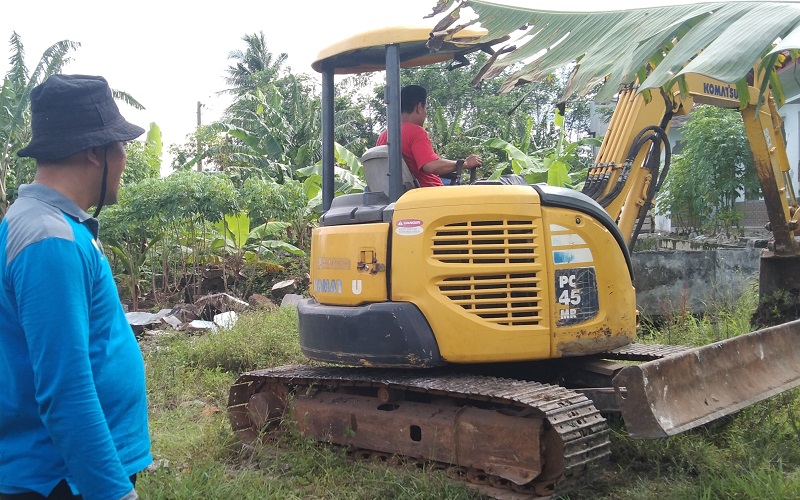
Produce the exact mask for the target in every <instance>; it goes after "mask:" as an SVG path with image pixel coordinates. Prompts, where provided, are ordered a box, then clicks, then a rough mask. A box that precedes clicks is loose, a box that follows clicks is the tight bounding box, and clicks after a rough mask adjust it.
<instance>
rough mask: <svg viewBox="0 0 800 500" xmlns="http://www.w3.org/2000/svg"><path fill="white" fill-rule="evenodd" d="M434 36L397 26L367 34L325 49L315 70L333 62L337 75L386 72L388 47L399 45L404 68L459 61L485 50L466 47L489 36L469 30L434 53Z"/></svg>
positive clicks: (419, 29) (426, 30) (425, 30)
mask: <svg viewBox="0 0 800 500" xmlns="http://www.w3.org/2000/svg"><path fill="white" fill-rule="evenodd" d="M430 33H431V28H430V27H429V26H428V27H402V26H397V27H391V28H384V29H378V30H372V31H366V32H364V33H359V34H357V35H354V36H351V37H350V38H347V39H345V40H342V41H340V42H337V43H335V44H333V45H331V46H330V47H327V48H325V49H323V50H322V51H321V52H320V53H319V55H317V59H316V60H315V61H314V62H313V63H312V64H311V67H312V68H314V70H315V71H318V72H320V73H321V72H322V69H323V63H326V62H330V63H331V64H332V65H333V68H334V73H336V74H339V75H347V74H355V73H368V72H372V71H383V70H384V69H386V45H389V44H397V45H398V46H399V49H400V66H401V67H403V68H412V67H415V66H424V65H427V64H434V63H437V62H443V61H447V60H451V59H456V57H457V56H460V55H463V54H466V53H469V52H473V51H475V50H481V48H482V47H483V46H486V45H487V44H481V46H479V47H476V46H475V45H471V44H470V45H462V43H474V42H475V41H477V40H478V39H479V38H480V37H482V36H484V35H486V33H487V32H486V30H483V29H468V30H462V31H460V32H458V33H456V34H455V36H454V37H453V39H452V40H450V41H449V43H446V44H444V45H443V46H442V47H441V48H440V49H439V50H438V51H437V52H435V53H431V51H430V49H429V48H428V47H427V46H426V44H427V42H428V39H429V38H430Z"/></svg>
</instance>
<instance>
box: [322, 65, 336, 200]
mask: <svg viewBox="0 0 800 500" xmlns="http://www.w3.org/2000/svg"><path fill="white" fill-rule="evenodd" d="M333 98H334V95H333V63H332V62H331V61H325V62H324V63H323V65H322V211H323V213H324V212H327V211H328V209H330V208H331V203H333V169H334V165H335V158H334V155H333V104H334V103H333Z"/></svg>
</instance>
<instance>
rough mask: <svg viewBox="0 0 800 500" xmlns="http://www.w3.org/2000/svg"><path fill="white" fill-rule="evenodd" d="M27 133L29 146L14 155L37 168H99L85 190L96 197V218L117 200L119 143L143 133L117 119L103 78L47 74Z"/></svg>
mask: <svg viewBox="0 0 800 500" xmlns="http://www.w3.org/2000/svg"><path fill="white" fill-rule="evenodd" d="M31 132H32V134H31V141H30V143H28V145H27V146H25V147H24V148H22V149H20V150H19V151H17V156H22V157H29V158H35V159H36V160H37V163H38V165H39V166H40V167H42V166H43V165H56V166H58V165H66V164H68V163H70V162H71V161H72V160H75V161H81V162H84V163H86V162H88V163H89V164H96V165H97V166H98V167H99V168H98V169H96V170H97V172H99V173H101V174H102V179H100V176H99V175H98V176H97V177H98V179H97V182H96V183H95V182H93V181H94V179H90V180H87V186H86V189H91V190H96V191H97V193H98V194H97V195H96V196H93V199H94V200H96V201H95V202H93V204H94V205H95V206H96V207H97V211H96V212H95V216H96V215H97V214H98V213H99V212H100V208H101V207H102V206H103V204H104V203H106V202H108V203H113V202H114V201H116V195H117V190H118V188H119V179H120V177H121V176H122V170H123V169H124V168H125V160H126V156H125V148H124V142H126V141H130V140H133V139H135V138H137V137H139V136H140V135H142V133H144V129H143V128H141V127H138V126H136V125H133V124H132V123H128V122H127V121H126V120H125V118H123V117H122V115H121V114H120V112H119V108H117V104H116V102H114V97H113V96H112V94H111V88H110V87H109V86H108V82H106V80H105V78H103V77H101V76H86V75H52V76H51V77H49V78H48V79H47V80H45V82H44V83H42V84H40V85H38V86H37V87H36V88H34V89H33V90H32V91H31ZM79 157H80V158H79ZM109 165H110V166H111V167H112V172H111V177H110V178H109ZM101 169H102V170H101ZM95 184H96V185H95ZM107 190H108V195H109V198H108V199H106V194H107Z"/></svg>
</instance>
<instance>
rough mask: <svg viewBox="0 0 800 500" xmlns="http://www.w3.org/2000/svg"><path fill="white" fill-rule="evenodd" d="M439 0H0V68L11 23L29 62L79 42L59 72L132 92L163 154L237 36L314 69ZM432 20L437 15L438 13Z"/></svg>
mask: <svg viewBox="0 0 800 500" xmlns="http://www.w3.org/2000/svg"><path fill="white" fill-rule="evenodd" d="M512 1H516V2H517V3H520V4H524V5H530V6H536V7H538V8H559V9H561V8H569V9H570V10H595V9H598V8H604V9H612V8H616V9H621V8H633V7H641V6H643V4H647V5H661V4H665V3H677V2H680V3H685V2H686V0H677V2H676V1H675V0H639V1H626V0H606V1H605V2H603V5H602V6H598V2H596V1H588V0H572V1H571V2H569V6H566V5H558V6H555V5H549V6H544V5H542V3H543V2H538V1H532V0H529V1H524V0H512ZM435 4H436V0H393V1H387V0H305V1H298V0H295V1H291V0H290V1H278V0H258V1H254V0H228V1H225V2H210V1H209V2H204V1H195V2H184V1H177V0H160V1H156V0H138V1H136V2H131V3H121V2H115V1H113V0H112V1H109V0H105V1H98V0H69V1H64V0H36V1H20V2H10V1H4V2H3V6H2V7H0V47H2V48H3V49H4V50H5V54H6V55H5V56H4V57H0V72H1V73H2V74H3V75H4V74H5V73H6V71H7V69H8V63H7V61H8V57H9V55H10V46H9V43H8V40H9V38H10V37H11V34H12V31H16V32H17V33H18V34H19V35H20V37H21V40H22V43H23V44H24V47H25V52H26V62H27V64H28V67H29V69H32V67H33V66H34V65H35V64H36V63H37V62H38V61H39V58H40V57H41V54H42V52H43V51H44V50H45V49H46V48H47V47H49V46H50V45H52V44H54V43H56V42H58V41H60V40H64V39H68V40H72V41H74V42H80V43H81V47H80V48H78V49H77V50H76V51H74V52H73V53H72V57H73V61H72V62H71V63H70V64H69V65H67V66H66V67H65V69H64V72H65V73H83V74H94V75H102V76H104V77H106V79H108V81H109V83H110V85H111V86H112V87H113V88H115V89H118V90H123V91H126V92H128V93H129V94H131V95H132V96H133V97H134V98H135V99H137V100H138V101H139V102H140V103H142V104H143V105H144V106H145V108H146V110H144V111H136V110H134V109H132V108H130V107H127V106H124V105H120V107H121V109H122V113H123V114H124V115H125V117H126V118H127V119H128V120H129V121H131V122H133V123H136V124H137V125H141V126H143V127H145V128H147V127H148V126H149V124H150V123H151V122H155V123H157V124H158V125H159V127H161V131H162V133H163V139H164V146H165V152H166V148H167V147H168V146H169V145H170V144H173V143H183V142H184V141H185V136H186V135H187V134H189V133H191V132H192V131H193V130H194V128H195V126H196V124H197V102H198V101H200V102H202V103H203V104H204V107H203V113H202V116H203V118H202V120H203V123H210V122H212V121H214V120H216V119H217V118H219V116H220V114H221V112H222V111H223V109H224V108H225V106H226V105H227V104H228V102H227V101H226V100H225V99H221V98H219V97H218V96H217V95H216V93H217V92H218V91H220V90H223V89H224V88H225V83H224V81H223V77H224V73H225V69H226V68H227V67H228V65H229V61H228V58H227V57H228V53H229V52H231V51H232V50H237V49H241V50H244V49H245V45H244V42H243V41H242V40H241V38H242V36H243V35H244V34H248V33H257V32H258V31H263V32H264V35H265V38H266V41H267V47H268V49H269V50H270V51H271V52H272V53H273V54H279V53H281V52H285V53H287V54H288V61H287V66H289V67H291V68H292V71H293V72H295V73H308V74H313V75H316V73H314V72H313V70H312V69H311V62H312V61H313V60H314V59H315V57H316V55H317V53H318V52H319V51H320V50H321V49H323V48H325V47H327V46H328V45H330V44H332V43H335V42H337V41H339V40H341V39H344V38H347V37H349V36H352V35H354V34H356V33H359V32H361V31H366V30H369V29H377V28H382V27H386V26H398V25H425V23H428V24H430V23H432V22H434V21H432V20H430V19H428V20H424V19H423V17H424V16H425V15H427V14H429V13H430V12H431V11H432V9H433V7H434V5H435ZM437 19H438V17H437Z"/></svg>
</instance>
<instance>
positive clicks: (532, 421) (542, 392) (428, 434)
mask: <svg viewBox="0 0 800 500" xmlns="http://www.w3.org/2000/svg"><path fill="white" fill-rule="evenodd" d="M228 414H229V418H230V421H231V424H232V427H233V430H234V431H235V432H236V434H237V435H238V437H239V438H240V439H242V440H243V441H246V442H252V441H255V440H256V439H259V438H262V437H266V436H268V435H269V432H270V431H272V430H275V429H276V428H277V426H278V425H279V423H280V422H281V421H282V419H283V418H284V417H285V416H287V415H288V414H291V416H292V418H293V419H294V421H295V422H296V423H297V426H298V428H299V429H300V431H301V432H303V433H304V434H305V435H311V436H314V437H316V438H317V439H319V440H322V441H328V442H332V443H336V444H340V445H345V446H349V447H350V448H351V449H356V450H359V452H360V453H366V454H372V453H377V454H381V453H384V454H389V455H402V456H407V457H411V458H414V459H417V460H422V461H427V462H431V463H441V464H450V465H452V466H455V467H458V468H459V469H460V470H462V471H464V472H463V474H462V476H463V477H464V478H465V479H466V480H467V481H468V482H473V483H475V482H478V483H480V482H483V481H485V482H486V484H489V485H491V486H492V487H494V488H500V489H501V490H503V489H505V490H508V491H509V492H517V493H524V494H526V495H528V496H529V497H530V498H533V497H544V496H549V495H552V494H553V493H554V492H556V491H559V492H563V491H565V490H567V489H568V488H569V486H570V485H571V484H574V483H575V480H576V479H577V478H578V477H580V476H581V475H582V474H583V473H584V472H585V471H587V470H588V469H589V467H590V466H591V465H592V464H595V463H597V462H601V461H604V460H605V459H607V458H608V457H609V455H610V441H609V430H608V427H607V425H606V421H605V419H604V418H603V417H602V416H601V415H600V413H599V411H598V410H597V409H596V408H595V407H594V405H593V404H592V402H591V401H590V400H589V399H588V398H586V396H584V395H582V394H579V393H576V392H573V391H570V390H568V389H566V388H564V387H560V386H556V385H548V384H542V383H538V382H532V381H525V380H516V379H506V378H499V377H490V376H482V375H472V374H466V373H460V372H458V371H457V370H456V369H436V370H428V371H425V372H424V373H421V372H416V371H412V372H409V371H402V370H384V369H371V368H334V367H310V366H282V367H277V368H272V369H266V370H258V371H253V372H248V373H244V374H242V375H241V376H240V377H239V379H238V380H237V381H236V383H235V384H234V385H233V386H232V387H231V390H230V396H229V401H228Z"/></svg>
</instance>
